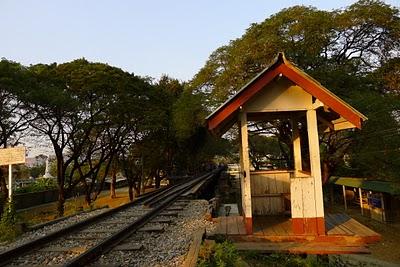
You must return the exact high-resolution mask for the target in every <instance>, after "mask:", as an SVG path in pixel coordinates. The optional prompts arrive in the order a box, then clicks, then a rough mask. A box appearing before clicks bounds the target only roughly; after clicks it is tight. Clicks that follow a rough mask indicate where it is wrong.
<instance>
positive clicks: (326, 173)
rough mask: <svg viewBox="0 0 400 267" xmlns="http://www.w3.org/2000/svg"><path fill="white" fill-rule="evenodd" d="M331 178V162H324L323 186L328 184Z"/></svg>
mask: <svg viewBox="0 0 400 267" xmlns="http://www.w3.org/2000/svg"><path fill="white" fill-rule="evenodd" d="M330 176H331V170H330V166H329V162H328V161H326V160H324V161H323V162H322V184H323V185H324V184H326V183H327V182H328V180H329V177H330Z"/></svg>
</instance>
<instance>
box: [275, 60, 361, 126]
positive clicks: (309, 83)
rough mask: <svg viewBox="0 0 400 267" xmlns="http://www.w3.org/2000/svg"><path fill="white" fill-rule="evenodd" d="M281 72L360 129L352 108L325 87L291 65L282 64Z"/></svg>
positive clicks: (357, 117)
mask: <svg viewBox="0 0 400 267" xmlns="http://www.w3.org/2000/svg"><path fill="white" fill-rule="evenodd" d="M281 67H282V73H283V75H285V76H286V77H287V78H289V79H290V80H291V81H292V82H294V83H295V84H297V85H299V86H301V87H302V88H303V89H304V90H305V91H306V92H308V93H310V94H311V95H313V96H314V97H316V98H317V99H319V100H320V101H321V102H322V103H324V104H325V105H327V106H329V107H330V108H331V109H333V110H334V111H335V112H337V113H338V114H340V115H341V116H342V117H344V118H345V119H346V120H348V121H349V122H351V123H352V124H354V125H355V126H356V127H357V128H359V129H361V119H362V118H361V117H360V116H359V115H358V114H357V113H356V112H355V111H354V110H352V108H351V107H349V106H348V105H346V104H344V101H343V100H341V99H339V98H338V97H336V96H334V95H333V94H332V93H331V92H328V91H327V90H326V89H325V90H323V89H322V86H321V85H320V84H317V83H316V82H315V81H313V80H311V79H310V78H307V77H306V76H305V75H302V74H300V73H299V71H298V70H296V69H295V68H294V67H293V66H288V65H287V64H282V65H281Z"/></svg>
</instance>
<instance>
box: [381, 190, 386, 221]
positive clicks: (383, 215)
mask: <svg viewBox="0 0 400 267" xmlns="http://www.w3.org/2000/svg"><path fill="white" fill-rule="evenodd" d="M381 209H382V220H383V221H384V222H386V212H385V199H384V198H383V193H381Z"/></svg>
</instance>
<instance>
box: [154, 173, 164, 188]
mask: <svg viewBox="0 0 400 267" xmlns="http://www.w3.org/2000/svg"><path fill="white" fill-rule="evenodd" d="M161 179H162V178H161V177H160V176H159V175H158V174H157V175H156V177H155V183H154V186H155V188H156V189H158V188H160V186H161Z"/></svg>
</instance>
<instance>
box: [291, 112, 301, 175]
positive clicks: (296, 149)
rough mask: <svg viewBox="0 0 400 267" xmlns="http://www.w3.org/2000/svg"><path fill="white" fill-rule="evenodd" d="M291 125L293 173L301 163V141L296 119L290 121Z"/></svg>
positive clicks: (299, 169) (298, 169) (299, 168)
mask: <svg viewBox="0 0 400 267" xmlns="http://www.w3.org/2000/svg"><path fill="white" fill-rule="evenodd" d="M292 127H293V158H294V169H295V174H297V173H298V171H301V170H302V169H303V168H302V164H301V141H300V134H299V129H298V128H297V120H293V121H292Z"/></svg>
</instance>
